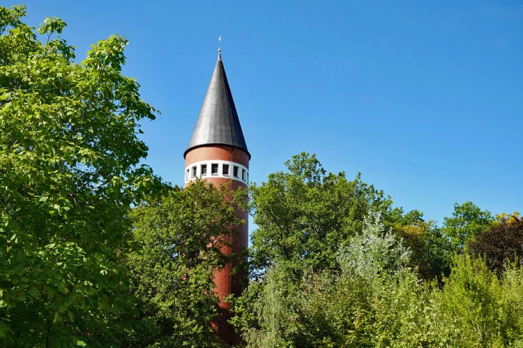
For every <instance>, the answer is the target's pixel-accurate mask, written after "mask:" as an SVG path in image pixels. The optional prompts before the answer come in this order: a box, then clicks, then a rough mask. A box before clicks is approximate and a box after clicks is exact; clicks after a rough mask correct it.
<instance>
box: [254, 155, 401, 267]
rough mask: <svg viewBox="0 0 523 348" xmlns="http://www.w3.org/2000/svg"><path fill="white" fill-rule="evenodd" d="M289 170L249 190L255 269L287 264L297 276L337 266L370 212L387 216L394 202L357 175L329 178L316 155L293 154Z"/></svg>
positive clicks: (332, 175)
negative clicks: (308, 270)
mask: <svg viewBox="0 0 523 348" xmlns="http://www.w3.org/2000/svg"><path fill="white" fill-rule="evenodd" d="M286 166H287V168H288V172H277V173H275V174H271V175H269V178H268V181H267V182H263V183H262V184H261V185H259V186H257V185H253V186H252V187H251V204H252V212H253V214H254V223H255V224H256V225H257V226H258V228H257V229H256V230H255V231H254V232H253V234H252V248H251V256H252V265H253V267H254V268H255V269H258V270H260V269H261V270H263V269H265V268H267V267H269V266H271V265H274V264H276V263H280V264H282V263H284V264H285V266H286V267H290V268H292V269H294V270H295V271H296V272H297V273H296V274H297V276H299V274H300V270H301V269H304V268H312V269H313V270H314V271H319V270H323V269H336V268H339V265H338V262H337V259H336V255H337V251H338V250H339V248H340V246H343V245H344V244H346V243H347V242H348V241H349V240H350V238H351V237H352V236H354V235H355V234H357V233H358V232H360V231H361V230H362V226H363V219H364V216H365V215H366V214H367V213H368V212H369V210H370V211H375V212H381V213H382V214H383V215H384V216H385V215H386V213H387V212H388V211H389V210H390V206H391V204H392V202H391V200H390V198H388V197H385V196H384V194H383V192H382V191H379V190H376V189H375V188H374V187H373V186H372V185H367V184H366V183H364V182H363V181H362V180H361V179H360V176H359V175H358V176H357V177H356V179H354V180H353V181H348V180H347V179H346V178H345V174H344V173H338V174H333V173H328V174H327V172H326V171H325V169H323V167H322V165H321V163H320V162H319V161H318V159H317V158H316V156H315V155H312V156H311V155H309V154H307V153H301V154H299V155H296V156H293V158H292V161H288V162H286Z"/></svg>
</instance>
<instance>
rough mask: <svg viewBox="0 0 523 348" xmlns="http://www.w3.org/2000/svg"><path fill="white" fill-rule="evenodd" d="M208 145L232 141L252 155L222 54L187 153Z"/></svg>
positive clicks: (232, 144) (224, 143)
mask: <svg viewBox="0 0 523 348" xmlns="http://www.w3.org/2000/svg"><path fill="white" fill-rule="evenodd" d="M204 145H229V146H233V147H236V148H238V149H241V150H243V151H245V152H246V153H247V154H248V155H249V157H250V156H251V155H250V154H249V151H248V150H247V144H246V143H245V138H244V137H243V131H242V127H241V125H240V119H239V118H238V113H237V112H236V106H235V105H234V100H233V99H232V93H231V90H230V88H229V83H228V81H227V75H226V74H225V69H224V68H223V62H222V57H221V54H219V55H218V61H217V62H216V66H215V67H214V72H213V73H212V77H211V82H210V83H209V87H208V88H207V94H206V95H205V99H204V100H203V105H202V108H201V109H200V114H199V115H198V120H197V121H196V125H195V126H194V130H193V132H192V136H191V140H190V141H189V146H188V147H187V150H185V153H184V154H183V156H184V157H185V155H187V153H188V152H189V151H190V150H192V149H194V148H196V147H199V146H204Z"/></svg>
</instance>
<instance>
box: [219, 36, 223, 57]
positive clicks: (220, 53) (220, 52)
mask: <svg viewBox="0 0 523 348" xmlns="http://www.w3.org/2000/svg"><path fill="white" fill-rule="evenodd" d="M218 59H220V60H221V59H222V37H221V36H220V37H219V38H218Z"/></svg>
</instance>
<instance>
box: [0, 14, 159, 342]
mask: <svg viewBox="0 0 523 348" xmlns="http://www.w3.org/2000/svg"><path fill="white" fill-rule="evenodd" d="M25 14H26V11H25V7H24V6H13V8H12V9H8V8H5V7H0V264H1V265H2V267H0V342H1V343H0V345H1V346H4V347H5V346H8V347H9V346H16V347H44V346H45V347H51V346H52V347H70V346H85V345H90V346H96V345H98V346H105V347H109V346H111V345H114V344H116V343H117V342H118V338H117V336H118V335H119V334H121V333H123V332H124V328H126V327H128V325H127V322H126V321H127V320H128V319H130V318H131V319H132V317H133V315H134V314H133V311H134V307H135V305H134V300H133V298H132V297H131V296H129V286H128V277H127V274H126V270H125V268H124V267H123V266H122V262H121V261H122V256H123V255H124V254H125V253H126V252H127V251H128V249H129V243H128V240H129V239H130V223H129V220H128V219H127V214H128V213H129V211H130V206H131V205H132V204H136V203H138V202H139V201H140V199H141V197H142V196H143V194H144V193H146V192H148V191H150V190H151V189H152V187H153V184H154V183H157V182H158V180H157V179H156V178H155V177H154V176H153V175H152V173H151V170H150V169H149V168H147V167H144V166H140V165H139V162H140V160H142V159H143V158H145V156H146V154H147V147H146V146H145V144H144V143H143V142H142V141H140V140H139V139H138V137H137V133H138V132H140V128H139V123H138V122H139V121H140V120H141V119H154V117H155V116H154V114H155V109H154V108H153V107H151V106H150V105H149V104H147V103H145V102H144V101H142V100H141V99H140V94H139V85H138V83H137V82H136V81H135V80H134V79H132V78H128V77H125V76H123V75H122V73H121V70H122V66H123V64H124V63H125V55H124V48H125V46H126V44H127V41H126V40H125V39H124V38H123V37H121V36H111V37H110V38H108V39H107V40H104V41H100V42H98V43H97V44H94V45H92V47H91V50H90V51H89V52H88V53H87V57H86V58H85V59H84V60H83V61H82V62H81V63H77V62H76V61H75V60H74V58H75V51H74V48H73V47H72V46H70V45H68V44H67V42H66V41H65V40H63V39H62V38H60V36H59V34H61V33H62V30H63V29H64V28H65V26H66V24H65V23H64V22H63V21H62V20H61V19H59V18H47V19H45V21H44V23H43V24H42V25H41V27H40V28H39V29H38V33H39V34H40V35H37V33H36V30H35V29H34V28H32V27H30V26H28V25H26V24H24V23H23V22H22V17H24V16H25ZM57 35H58V36H57Z"/></svg>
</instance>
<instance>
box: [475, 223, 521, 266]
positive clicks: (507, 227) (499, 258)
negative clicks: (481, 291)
mask: <svg viewBox="0 0 523 348" xmlns="http://www.w3.org/2000/svg"><path fill="white" fill-rule="evenodd" d="M468 245H469V252H470V253H471V254H472V255H476V256H480V257H484V258H485V262H486V264H487V266H488V267H489V268H490V269H491V270H493V271H496V272H497V273H498V274H500V273H501V272H502V271H503V270H504V269H505V268H506V266H507V263H510V262H514V261H516V263H517V264H520V263H521V259H522V258H523V219H521V218H519V217H518V215H517V214H513V215H511V216H509V217H505V218H502V220H501V223H499V224H495V225H493V226H491V227H490V228H489V229H488V230H487V231H485V232H483V233H481V234H480V235H479V236H478V237H477V238H476V240H475V241H471V242H469V244H468Z"/></svg>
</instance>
